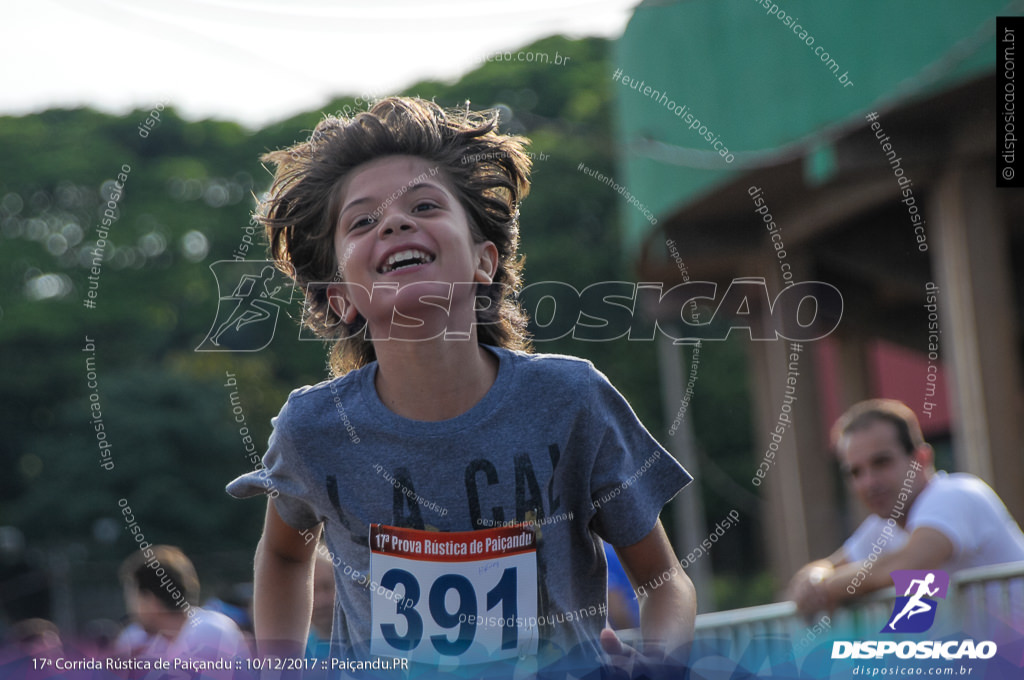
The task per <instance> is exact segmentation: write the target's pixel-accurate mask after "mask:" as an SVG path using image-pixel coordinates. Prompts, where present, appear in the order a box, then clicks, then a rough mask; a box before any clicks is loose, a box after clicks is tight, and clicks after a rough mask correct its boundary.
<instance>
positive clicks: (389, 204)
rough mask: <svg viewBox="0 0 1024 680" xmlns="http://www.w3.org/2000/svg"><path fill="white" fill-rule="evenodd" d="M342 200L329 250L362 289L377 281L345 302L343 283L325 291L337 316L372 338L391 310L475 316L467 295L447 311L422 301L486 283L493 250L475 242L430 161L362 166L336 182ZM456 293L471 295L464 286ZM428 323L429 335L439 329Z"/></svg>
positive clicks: (389, 159)
mask: <svg viewBox="0 0 1024 680" xmlns="http://www.w3.org/2000/svg"><path fill="white" fill-rule="evenodd" d="M340 204H341V210H340V213H339V217H338V221H337V224H336V225H335V234H334V248H335V254H336V257H337V258H338V261H339V262H341V261H342V259H343V258H342V254H343V253H344V254H345V256H346V259H345V261H346V265H345V270H344V280H345V281H346V282H347V283H350V284H358V285H360V286H362V287H364V288H365V289H366V291H373V289H374V284H375V283H376V284H378V286H377V290H376V291H374V292H373V294H372V296H370V298H369V299H368V300H367V298H366V297H365V296H355V298H356V299H350V298H349V297H348V296H346V295H345V293H344V288H343V287H339V288H338V291H337V293H335V292H331V293H329V294H330V295H331V298H332V306H337V307H338V308H336V309H335V311H336V312H337V313H338V314H339V316H341V317H342V319H343V320H345V321H346V322H349V323H350V322H351V321H353V320H354V319H355V315H356V313H357V312H358V313H359V314H361V315H362V316H363V317H364V318H365V319H366V320H367V322H368V323H369V324H370V328H371V333H373V335H374V337H379V338H383V337H388V334H387V333H383V334H381V333H374V330H375V328H376V329H378V330H386V329H389V328H390V327H391V323H392V320H393V318H394V316H395V314H394V312H395V311H398V312H400V313H402V314H404V315H406V316H411V317H413V318H415V319H423V320H424V321H425V319H424V317H423V314H424V312H427V313H431V314H435V315H440V314H443V316H444V320H448V318H449V317H456V316H457V315H465V314H469V315H475V312H474V310H473V304H472V298H471V296H469V295H462V297H465V298H466V299H465V300H462V299H460V300H456V299H452V300H451V304H450V305H446V307H448V309H445V308H444V307H440V306H438V305H437V304H430V303H427V302H425V301H423V300H422V299H421V298H425V297H427V298H429V297H434V296H437V297H440V298H442V299H448V298H449V297H451V296H452V295H453V286H452V285H451V284H452V283H459V282H469V281H476V282H481V283H489V282H490V281H491V277H493V275H494V272H495V270H496V268H497V259H498V254H497V249H496V248H495V246H494V244H492V243H491V242H490V241H484V242H482V243H475V242H474V237H473V230H472V228H471V225H470V221H469V218H468V216H467V215H466V212H465V210H464V209H463V207H462V203H461V202H460V201H459V200H458V198H457V196H456V195H455V193H454V191H453V190H452V189H451V188H450V183H449V182H448V180H447V178H446V177H445V176H444V175H443V174H440V173H439V172H438V168H437V165H436V164H434V163H431V162H430V161H427V160H426V159H423V158H420V157H417V156H403V155H395V156H385V157H382V158H378V159H375V160H372V161H369V162H367V163H364V164H363V165H361V166H359V167H358V168H357V169H355V170H354V171H352V173H351V174H350V175H349V176H348V178H347V179H346V180H345V182H344V183H343V184H342V186H341V188H340ZM431 282H435V284H436V285H431ZM412 283H415V284H417V285H415V286H410V285H409V284H412ZM381 284H384V285H381ZM403 288H404V289H407V291H406V294H404V295H403ZM329 290H330V289H329ZM454 290H456V291H461V292H463V293H469V289H468V288H467V287H465V286H457V287H454ZM440 319H441V317H440V316H439V320H440ZM428 325H429V326H430V327H431V331H432V332H431V334H430V335H429V336H428V337H433V336H434V335H435V334H436V330H437V329H435V328H433V324H428ZM424 330H427V329H426V328H424Z"/></svg>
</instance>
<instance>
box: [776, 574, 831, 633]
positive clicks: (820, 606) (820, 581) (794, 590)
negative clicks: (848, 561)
mask: <svg viewBox="0 0 1024 680" xmlns="http://www.w3.org/2000/svg"><path fill="white" fill-rule="evenodd" d="M834 573H835V567H833V566H832V563H831V562H829V561H827V560H818V561H817V562H811V563H810V564H808V565H806V566H804V567H803V568H802V569H801V570H800V571H798V572H797V573H796V574H795V575H794V576H793V579H792V580H791V581H790V582H789V587H788V588H787V589H786V597H787V598H788V599H790V600H793V602H795V603H796V608H797V611H798V612H800V614H801V616H803V617H804V618H805V619H806V620H807V621H810V620H812V619H813V618H814V615H815V614H817V613H818V612H821V611H829V612H831V611H832V610H833V609H835V606H836V603H835V602H834V601H833V600H832V598H831V597H830V596H829V591H828V587H827V582H828V579H829V578H830V577H831V576H832V575H833V574H834Z"/></svg>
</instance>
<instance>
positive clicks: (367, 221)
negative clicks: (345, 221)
mask: <svg viewBox="0 0 1024 680" xmlns="http://www.w3.org/2000/svg"><path fill="white" fill-rule="evenodd" d="M371 224H373V218H372V217H370V216H369V215H367V216H366V217H360V218H358V219H355V220H352V224H351V225H349V230H350V231H351V230H352V229H359V228H360V227H368V226H370V225H371Z"/></svg>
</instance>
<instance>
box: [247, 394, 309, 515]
mask: <svg viewBox="0 0 1024 680" xmlns="http://www.w3.org/2000/svg"><path fill="white" fill-rule="evenodd" d="M288 422H289V421H288V404H285V406H284V408H282V409H281V413H280V414H278V416H277V417H276V418H274V419H273V420H272V421H271V424H272V425H273V426H274V430H273V432H271V434H270V442H269V445H268V447H267V453H266V454H265V455H264V456H263V463H262V467H261V468H260V469H258V470H254V471H252V472H250V473H248V474H244V475H242V476H240V477H237V478H236V479H234V480H233V481H232V482H231V483H230V484H228V485H227V492H228V493H229V494H231V495H232V496H234V497H235V498H251V497H253V496H258V495H260V494H266V495H267V496H269V497H270V498H273V499H274V508H275V509H276V510H277V513H278V514H279V515H280V516H281V519H283V520H284V521H285V523H287V524H288V526H290V527H292V528H293V529H295V530H297V531H304V530H306V529H309V528H312V527H314V526H316V525H317V524H319V523H320V518H319V517H317V513H316V512H315V510H314V509H313V507H312V506H311V505H310V504H309V502H308V499H310V498H311V497H312V492H311V488H310V483H309V479H310V475H309V472H308V470H307V469H306V467H305V466H304V465H303V464H302V460H301V458H300V456H299V452H298V451H297V450H296V449H295V447H294V446H293V445H292V442H291V440H290V438H289V437H288V435H287V434H286V430H287V427H286V425H287V424H288Z"/></svg>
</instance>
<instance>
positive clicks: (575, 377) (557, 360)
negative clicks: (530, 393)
mask: <svg viewBox="0 0 1024 680" xmlns="http://www.w3.org/2000/svg"><path fill="white" fill-rule="evenodd" d="M495 351H496V352H497V353H498V354H499V356H501V353H504V354H505V355H506V356H507V357H508V360H509V362H510V363H511V364H512V367H513V369H514V371H515V373H516V377H517V378H519V379H523V378H529V379H530V380H541V381H544V382H547V381H557V382H565V381H570V382H576V381H584V382H586V381H589V380H590V377H591V375H593V374H595V373H598V371H597V369H596V368H595V367H594V364H593V363H592V362H591V361H590V360H589V359H581V358H580V357H574V356H569V355H566V354H543V353H537V354H533V353H529V352H522V351H519V350H511V349H496V350H495Z"/></svg>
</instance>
